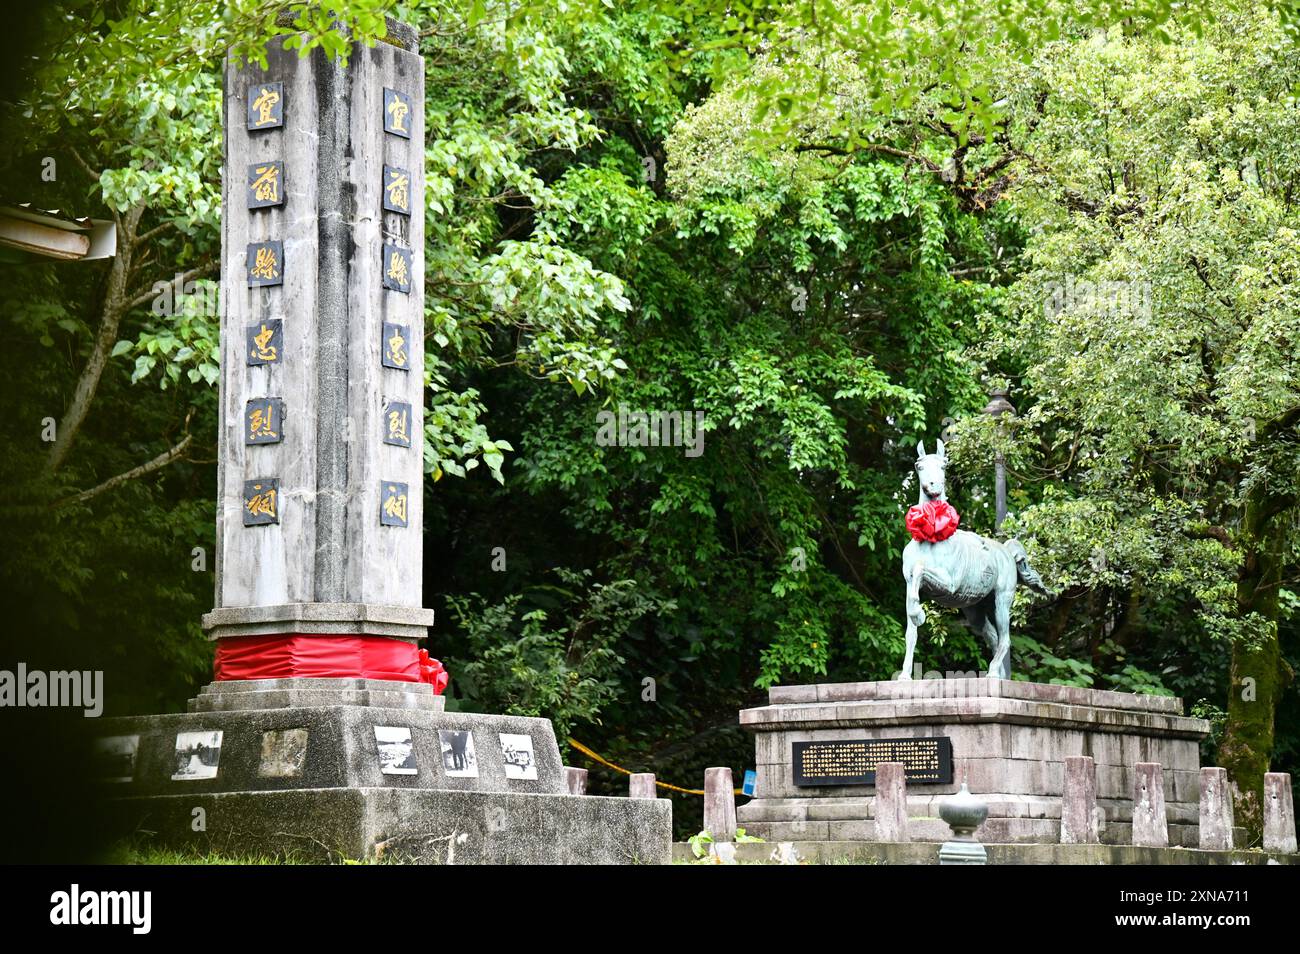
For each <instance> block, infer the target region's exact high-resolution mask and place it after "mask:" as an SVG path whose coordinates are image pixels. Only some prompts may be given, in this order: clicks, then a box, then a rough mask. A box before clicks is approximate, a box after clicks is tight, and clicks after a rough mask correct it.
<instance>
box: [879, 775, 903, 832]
mask: <svg viewBox="0 0 1300 954" xmlns="http://www.w3.org/2000/svg"><path fill="white" fill-rule="evenodd" d="M908 840H909V839H908V835H907V778H906V776H904V774H903V763H902V762H881V763H880V764H879V765H877V766H876V841H895V842H906V841H908Z"/></svg>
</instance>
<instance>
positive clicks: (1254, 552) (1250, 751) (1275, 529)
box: [1219, 488, 1292, 844]
mask: <svg viewBox="0 0 1300 954" xmlns="http://www.w3.org/2000/svg"><path fill="white" fill-rule="evenodd" d="M1284 512H1285V503H1284V502H1282V501H1281V500H1280V499H1279V498H1277V497H1274V496H1271V495H1270V494H1269V493H1268V491H1267V489H1266V488H1261V489H1259V490H1252V491H1251V492H1250V494H1249V496H1248V497H1247V500H1246V508H1245V514H1244V517H1243V520H1242V527H1241V529H1242V534H1241V538H1242V549H1243V551H1244V556H1243V562H1242V566H1241V571H1240V574H1239V576H1238V579H1237V608H1238V613H1239V620H1238V626H1239V628H1238V631H1237V632H1236V633H1235V634H1234V636H1233V638H1232V669H1231V679H1230V682H1229V686H1228V719H1227V726H1226V728H1225V729H1224V733H1223V739H1222V741H1221V742H1220V744H1219V764H1220V765H1222V766H1223V767H1225V768H1226V769H1227V770H1228V773H1229V775H1230V776H1231V777H1232V780H1233V781H1234V782H1236V784H1237V803H1236V817H1237V823H1238V824H1240V825H1242V826H1244V827H1245V828H1246V830H1247V832H1248V833H1249V838H1250V843H1252V844H1254V843H1258V841H1259V839H1260V836H1261V833H1262V828H1263V817H1262V804H1261V803H1262V801H1263V791H1264V773H1265V772H1267V771H1268V770H1269V762H1270V759H1271V758H1272V755H1273V716H1274V713H1275V712H1276V710H1277V703H1278V700H1279V699H1280V698H1281V696H1282V693H1283V691H1284V690H1285V689H1286V687H1287V685H1288V684H1289V683H1290V682H1291V677H1292V671H1291V667H1290V666H1288V665H1287V663H1286V660H1285V659H1283V658H1282V653H1281V648H1280V646H1279V644H1278V632H1277V616H1278V590H1279V588H1280V586H1281V583H1282V571H1283V563H1284V560H1285V553H1286V533H1285V527H1284V523H1285V521H1284V520H1283V519H1281V516H1282V514H1283V513H1284Z"/></svg>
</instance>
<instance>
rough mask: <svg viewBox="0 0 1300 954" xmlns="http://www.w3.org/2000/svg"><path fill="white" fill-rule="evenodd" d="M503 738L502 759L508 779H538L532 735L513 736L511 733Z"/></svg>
mask: <svg viewBox="0 0 1300 954" xmlns="http://www.w3.org/2000/svg"><path fill="white" fill-rule="evenodd" d="M499 735H500V736H501V759H502V761H504V762H505V766H506V778H512V779H517V780H520V781H525V780H529V779H535V778H537V762H536V761H535V760H534V759H533V737H532V736H531V735H512V734H511V733H509V732H501V733H499Z"/></svg>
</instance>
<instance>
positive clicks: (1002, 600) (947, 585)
mask: <svg viewBox="0 0 1300 954" xmlns="http://www.w3.org/2000/svg"><path fill="white" fill-rule="evenodd" d="M947 466H948V458H947V457H946V456H945V454H944V449H943V441H939V442H938V444H937V446H936V448H935V452H934V453H933V454H927V453H926V452H925V442H924V441H921V442H920V443H918V444H917V445H916V474H917V477H918V478H919V479H920V483H921V492H920V499H919V500H918V501H917V506H918V507H920V506H924V505H925V504H926V503H928V502H930V501H943V502H944V503H947V500H948V491H947V486H946V478H945V473H944V472H945V470H946V468H947ZM903 579H904V580H906V581H907V655H906V656H905V657H904V659H903V672H902V675H901V676H900V677H899V678H900V679H911V678H912V654H913V652H914V650H915V649H916V629H917V627H918V626H921V625H922V624H924V623H925V610H923V609H922V608H921V599H922V597H929V598H930V599H933V600H934V601H935V602H936V603H939V604H940V605H942V606H955V607H960V608H961V611H962V615H963V616H964V617H965V619H966V625H967V626H969V627H970V628H971V629H973V630H974V631H975V632H976V633H979V634H980V635H982V636H983V637H984V641H985V642H986V643H987V644H988V647H989V652H991V653H992V654H993V659H992V660H991V661H990V662H989V669H988V676H989V678H990V679H1010V678H1011V600H1012V598H1013V597H1014V596H1015V593H1016V584H1017V583H1024V584H1025V585H1026V586H1028V587H1029V588H1030V589H1031V590H1034V591H1035V592H1037V593H1042V594H1044V595H1047V594H1048V589H1047V587H1046V586H1045V585H1044V584H1043V579H1042V577H1040V576H1039V575H1038V574H1037V573H1036V572H1034V568H1033V567H1031V566H1030V565H1029V556H1028V554H1026V553H1025V548H1024V547H1022V546H1021V545H1020V543H1019V541H1016V540H1008V541H1007V542H1006V543H1001V542H999V541H997V540H990V539H989V538H988V537H982V536H980V535H979V534H978V533H970V532H968V531H966V530H955V531H953V533H952V534H951V536H948V537H947V538H946V539H941V540H937V541H935V542H927V541H923V540H916V539H913V540H912V542H910V543H909V544H908V545H907V547H906V548H905V549H904V550H903Z"/></svg>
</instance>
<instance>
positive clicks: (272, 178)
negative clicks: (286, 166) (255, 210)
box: [253, 163, 280, 202]
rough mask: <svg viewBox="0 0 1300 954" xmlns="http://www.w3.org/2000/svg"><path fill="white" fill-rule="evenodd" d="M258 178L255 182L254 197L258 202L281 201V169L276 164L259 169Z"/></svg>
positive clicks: (259, 167)
mask: <svg viewBox="0 0 1300 954" xmlns="http://www.w3.org/2000/svg"><path fill="white" fill-rule="evenodd" d="M256 171H257V178H256V179H254V180H253V196H254V197H255V198H256V199H257V201H258V202H279V201H280V167H279V166H277V165H276V164H275V163H272V164H271V165H269V166H258V167H257V170H256Z"/></svg>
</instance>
